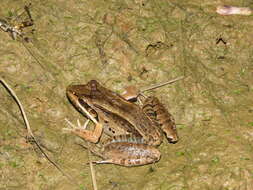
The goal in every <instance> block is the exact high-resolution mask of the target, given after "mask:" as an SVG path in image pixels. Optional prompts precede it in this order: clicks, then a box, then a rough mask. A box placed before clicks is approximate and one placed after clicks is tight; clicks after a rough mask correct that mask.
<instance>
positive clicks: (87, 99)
mask: <svg viewBox="0 0 253 190" xmlns="http://www.w3.org/2000/svg"><path fill="white" fill-rule="evenodd" d="M99 86H100V84H99V83H98V82H97V81H96V80H91V81H89V82H88V83H87V84H85V85H82V84H79V85H69V86H68V87H67V89H66V94H67V97H68V99H69V100H70V102H71V103H72V104H73V105H74V106H75V108H77V109H78V110H79V111H80V112H82V108H81V107H84V108H85V109H88V108H92V102H91V101H92V99H93V98H94V96H98V95H99V91H98V90H97V88H99Z"/></svg>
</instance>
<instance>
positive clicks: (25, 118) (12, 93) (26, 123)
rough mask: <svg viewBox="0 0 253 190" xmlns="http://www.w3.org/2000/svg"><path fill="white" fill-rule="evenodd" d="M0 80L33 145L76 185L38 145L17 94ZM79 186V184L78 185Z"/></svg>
mask: <svg viewBox="0 0 253 190" xmlns="http://www.w3.org/2000/svg"><path fill="white" fill-rule="evenodd" d="M0 82H1V83H2V84H3V86H4V87H5V88H6V89H7V91H8V92H9V93H10V94H11V96H12V97H13V98H14V100H15V101H16V103H17V104H18V107H19V108H20V111H21V114H22V117H23V119H24V122H25V126H26V129H27V133H28V138H29V137H30V138H31V139H32V140H33V142H34V143H35V145H36V146H37V147H38V148H39V150H40V151H41V153H42V154H43V155H44V156H45V157H46V159H47V160H48V161H49V162H50V163H51V164H53V165H54V166H55V167H56V168H57V169H58V171H60V172H61V173H62V175H64V176H65V177H67V178H68V180H69V181H70V182H71V183H72V184H75V185H78V183H77V182H76V181H75V180H74V179H72V177H70V176H69V175H68V174H66V173H65V172H64V171H63V170H62V169H61V168H60V166H58V164H56V163H55V162H54V161H53V160H51V159H50V158H49V156H48V155H47V153H45V152H44V150H43V148H42V147H41V146H40V144H39V143H38V141H37V139H36V138H35V136H34V134H33V132H32V130H31V127H30V124H29V121H28V119H27V117H26V114H25V110H24V108H23V106H22V104H21V102H20V100H19V99H18V97H17V95H16V94H15V92H14V91H13V90H12V89H11V87H10V86H9V85H8V84H7V83H6V82H5V80H4V79H2V78H0ZM78 186H79V185H78Z"/></svg>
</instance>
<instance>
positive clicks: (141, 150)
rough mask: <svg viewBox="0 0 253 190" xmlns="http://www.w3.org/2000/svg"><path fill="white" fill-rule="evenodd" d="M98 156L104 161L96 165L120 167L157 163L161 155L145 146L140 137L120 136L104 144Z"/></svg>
mask: <svg viewBox="0 0 253 190" xmlns="http://www.w3.org/2000/svg"><path fill="white" fill-rule="evenodd" d="M99 154H100V155H102V156H103V159H104V160H101V161H95V162H93V163H96V164H116V165H121V166H140V165H146V164H152V163H154V162H157V161H159V159H160V157H161V153H160V152H159V150H158V149H156V148H155V147H154V146H151V145H147V144H145V143H144V142H143V139H142V138H140V137H135V136H132V135H120V136H115V137H113V139H112V140H110V141H109V142H107V143H106V144H104V146H103V150H102V152H101V153H99Z"/></svg>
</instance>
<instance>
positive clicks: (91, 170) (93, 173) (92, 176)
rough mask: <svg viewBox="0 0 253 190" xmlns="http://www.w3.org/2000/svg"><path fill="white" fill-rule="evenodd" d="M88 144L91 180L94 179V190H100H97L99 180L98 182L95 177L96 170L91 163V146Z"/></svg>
mask: <svg viewBox="0 0 253 190" xmlns="http://www.w3.org/2000/svg"><path fill="white" fill-rule="evenodd" d="M89 144H90V143H89V142H88V155H89V165H90V172H91V179H92V184H93V190H98V188H97V180H96V175H95V169H94V167H93V163H92V161H91V151H90V146H89Z"/></svg>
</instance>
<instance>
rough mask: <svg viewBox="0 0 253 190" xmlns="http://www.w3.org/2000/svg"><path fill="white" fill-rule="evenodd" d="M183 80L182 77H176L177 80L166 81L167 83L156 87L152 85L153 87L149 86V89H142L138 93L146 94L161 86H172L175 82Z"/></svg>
mask: <svg viewBox="0 0 253 190" xmlns="http://www.w3.org/2000/svg"><path fill="white" fill-rule="evenodd" d="M183 78H185V77H184V76H181V77H178V78H175V79H173V80H170V81H167V82H164V83H161V84H156V85H153V86H150V87H147V88H144V89H142V90H141V91H140V93H143V92H146V91H149V90H153V89H156V88H159V87H161V86H165V85H167V84H172V83H174V82H176V81H179V80H182V79H183Z"/></svg>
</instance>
